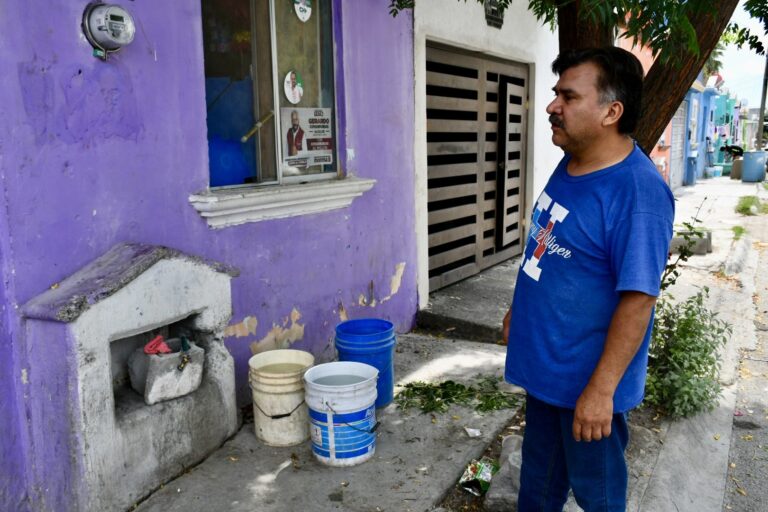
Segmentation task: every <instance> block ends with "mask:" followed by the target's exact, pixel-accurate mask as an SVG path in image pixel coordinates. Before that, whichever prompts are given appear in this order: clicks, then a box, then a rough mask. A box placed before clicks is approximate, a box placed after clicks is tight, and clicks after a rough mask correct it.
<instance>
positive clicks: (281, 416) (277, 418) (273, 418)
mask: <svg viewBox="0 0 768 512" xmlns="http://www.w3.org/2000/svg"><path fill="white" fill-rule="evenodd" d="M253 405H255V406H256V408H257V409H258V410H260V411H261V414H263V415H264V416H266V417H267V418H269V419H271V420H279V419H282V418H287V417H288V416H290V415H291V414H293V413H295V412H296V410H297V409H298V408H299V407H301V406H302V405H304V400H302V401H301V402H299V405H297V406H296V407H294V408H293V410H292V411H291V412H289V413H285V414H267V413H265V412H264V409H262V408H261V407H259V404H258V403H257V402H256V400H254V401H253Z"/></svg>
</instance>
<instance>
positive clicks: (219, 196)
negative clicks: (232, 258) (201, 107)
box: [188, 0, 376, 229]
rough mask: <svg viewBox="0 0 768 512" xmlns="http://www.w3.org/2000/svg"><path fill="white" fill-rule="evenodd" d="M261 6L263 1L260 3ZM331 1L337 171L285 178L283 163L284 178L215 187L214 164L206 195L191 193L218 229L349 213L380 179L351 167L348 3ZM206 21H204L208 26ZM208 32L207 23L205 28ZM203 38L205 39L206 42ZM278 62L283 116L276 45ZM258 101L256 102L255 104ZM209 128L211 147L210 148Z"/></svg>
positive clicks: (275, 94)
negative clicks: (346, 76) (346, 38)
mask: <svg viewBox="0 0 768 512" xmlns="http://www.w3.org/2000/svg"><path fill="white" fill-rule="evenodd" d="M254 1H259V0H254ZM275 1H276V0H269V9H270V11H269V12H270V38H271V40H272V41H273V43H274V40H275V37H276V30H277V29H276V21H275V15H274V6H275ZM325 1H328V2H330V6H331V12H330V17H331V19H330V31H331V34H330V41H331V58H332V60H333V87H334V94H333V109H334V128H335V130H336V131H335V135H336V136H335V140H334V155H335V158H336V172H327V173H318V174H309V175H304V176H283V174H282V169H280V168H279V167H280V165H281V163H278V161H277V158H276V159H275V161H274V162H273V165H276V166H278V171H279V173H278V179H277V180H271V181H268V182H261V183H243V184H235V185H224V186H219V187H211V186H210V164H209V166H208V168H207V169H206V172H207V180H208V185H207V186H206V188H205V189H204V190H202V191H201V192H198V193H196V194H191V195H190V196H189V198H188V200H189V202H190V205H191V206H192V207H193V208H195V210H196V211H197V212H198V214H199V215H200V216H201V217H203V218H204V219H205V220H206V221H207V223H208V226H209V227H210V228H212V229H220V228H226V227H230V226H238V225H242V224H247V223H252V222H260V221H262V220H270V219H277V218H288V217H294V216H300V215H307V214H313V213H321V212H325V211H330V210H335V209H340V208H346V207H348V206H350V205H351V203H352V201H353V200H354V199H355V198H357V197H360V196H362V195H363V194H364V193H365V192H367V191H369V190H371V188H373V186H374V184H375V183H376V180H375V179H370V178H363V177H358V176H355V175H354V174H353V173H351V172H349V171H348V169H347V168H346V158H347V149H346V134H345V132H344V129H345V126H346V103H345V102H346V90H345V89H346V88H345V83H344V75H343V73H344V67H343V55H344V40H343V17H342V13H341V1H342V0H325ZM202 21H203V20H201V22H202ZM200 27H201V28H202V27H203V23H201V24H200ZM201 39H202V38H201ZM271 52H272V55H271V62H272V74H273V80H272V94H273V98H274V100H275V101H276V104H275V106H276V108H277V109H278V112H277V113H275V114H274V115H276V116H277V117H279V106H277V105H279V102H277V100H278V99H279V91H280V89H279V87H280V85H281V82H280V81H279V80H278V78H277V58H276V52H277V47H276V45H274V44H273V45H272V49H271ZM254 101H256V100H255V99H254ZM274 130H275V132H276V133H275V138H276V139H277V140H276V142H277V144H276V146H277V147H276V150H277V151H278V152H279V153H278V155H277V156H279V158H281V159H282V151H283V141H282V137H281V135H280V129H279V127H278V122H277V121H276V122H275V127H274ZM207 133H208V132H207V125H206V143H207Z"/></svg>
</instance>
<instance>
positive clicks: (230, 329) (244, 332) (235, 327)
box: [224, 316, 259, 338]
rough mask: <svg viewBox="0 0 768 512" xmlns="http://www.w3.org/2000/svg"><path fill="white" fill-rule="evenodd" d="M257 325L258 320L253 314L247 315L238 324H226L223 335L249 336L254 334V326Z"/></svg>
mask: <svg viewBox="0 0 768 512" xmlns="http://www.w3.org/2000/svg"><path fill="white" fill-rule="evenodd" d="M258 325H259V320H258V319H257V318H256V317H255V316H247V317H245V318H243V321H242V322H240V323H239V324H232V325H228V326H227V328H226V329H225V330H224V336H227V337H229V336H235V337H236V338H244V337H245V336H251V335H253V334H256V327H258Z"/></svg>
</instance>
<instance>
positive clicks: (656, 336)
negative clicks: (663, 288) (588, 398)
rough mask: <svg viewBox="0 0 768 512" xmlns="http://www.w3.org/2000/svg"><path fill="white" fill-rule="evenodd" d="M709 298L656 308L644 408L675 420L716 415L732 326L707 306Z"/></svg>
mask: <svg viewBox="0 0 768 512" xmlns="http://www.w3.org/2000/svg"><path fill="white" fill-rule="evenodd" d="M708 296H709V289H708V288H706V287H705V288H702V289H701V290H700V291H699V292H698V293H697V294H696V295H694V296H692V297H690V298H689V299H687V300H685V301H683V302H680V303H677V304H675V303H673V302H672V301H671V300H670V299H667V298H662V299H660V300H659V302H658V303H657V305H656V321H655V324H654V327H653V333H652V335H651V345H650V350H649V353H648V379H647V381H646V386H645V402H646V403H647V404H650V405H653V406H656V407H658V408H659V409H662V410H663V411H665V412H666V413H667V414H669V415H670V416H672V417H686V416H690V415H692V414H695V413H698V412H701V411H704V410H707V409H712V408H713V407H714V406H715V405H716V404H717V400H718V397H719V396H720V393H721V386H720V383H719V382H718V376H719V373H720V361H719V359H718V356H717V353H718V350H719V349H720V347H722V346H724V345H725V343H726V342H727V341H728V338H729V337H730V335H731V326H730V325H729V324H728V323H726V322H724V321H722V320H720V319H718V318H717V314H716V313H713V312H712V311H710V310H709V309H708V308H707V307H706V306H705V305H704V301H705V300H706V298H707V297H708Z"/></svg>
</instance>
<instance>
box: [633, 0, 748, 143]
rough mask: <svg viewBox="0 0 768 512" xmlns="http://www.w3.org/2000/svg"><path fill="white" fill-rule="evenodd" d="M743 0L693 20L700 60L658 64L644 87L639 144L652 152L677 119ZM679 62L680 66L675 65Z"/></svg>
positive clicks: (728, 0) (725, 0) (723, 1)
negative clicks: (691, 89)
mask: <svg viewBox="0 0 768 512" xmlns="http://www.w3.org/2000/svg"><path fill="white" fill-rule="evenodd" d="M738 3H739V0H720V1H718V2H715V4H716V6H715V11H714V12H707V13H698V14H696V15H694V16H692V17H691V18H690V21H691V24H692V25H693V28H694V29H695V31H696V35H697V37H698V42H699V56H698V57H695V56H691V55H687V56H686V55H680V56H679V57H678V58H677V59H671V60H670V61H669V62H667V63H666V64H663V63H661V62H659V61H656V62H655V63H654V64H653V66H651V69H650V70H649V71H648V74H647V75H646V77H645V81H644V84H643V114H642V116H641V117H640V122H639V123H638V125H637V129H636V130H635V138H636V139H637V141H638V143H639V144H640V145H641V146H642V147H643V149H645V150H646V151H649V152H650V150H651V149H653V146H654V145H655V144H656V142H657V141H658V140H659V137H661V134H662V133H663V132H664V128H666V126H667V125H668V124H669V122H670V121H671V120H672V117H674V115H675V112H676V111H677V109H678V107H680V103H682V101H683V99H684V98H685V95H686V93H687V92H688V90H689V89H690V88H691V85H693V82H694V81H695V80H696V77H697V76H698V74H699V71H701V69H702V68H703V67H704V63H705V62H706V61H707V59H708V58H709V54H710V53H712V49H713V48H714V47H715V45H716V44H717V42H718V41H719V40H720V36H721V35H722V33H723V30H725V27H726V26H727V25H728V21H729V20H730V19H731V15H732V14H733V11H734V10H735V9H736V5H737V4H738ZM675 61H677V62H675Z"/></svg>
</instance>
